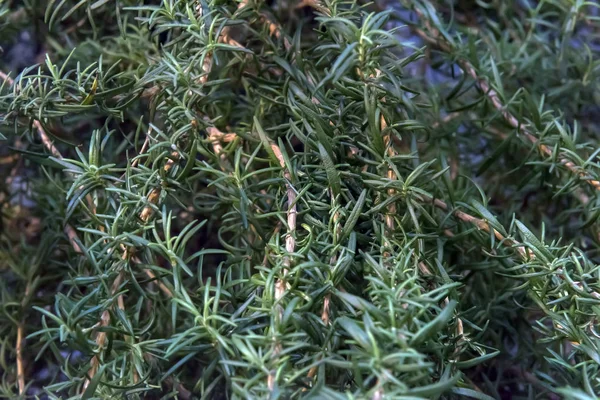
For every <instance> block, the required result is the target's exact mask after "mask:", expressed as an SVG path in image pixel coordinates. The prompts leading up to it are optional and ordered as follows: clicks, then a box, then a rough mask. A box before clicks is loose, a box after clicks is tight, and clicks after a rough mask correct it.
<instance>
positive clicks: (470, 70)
mask: <svg viewBox="0 0 600 400" xmlns="http://www.w3.org/2000/svg"><path fill="white" fill-rule="evenodd" d="M415 12H416V13H417V15H418V16H419V18H421V20H422V21H423V25H424V26H425V27H426V28H427V30H428V31H429V32H430V33H431V36H430V35H428V34H427V33H426V32H425V31H423V30H422V29H419V28H413V29H414V31H415V32H416V33H417V34H418V35H419V36H420V37H421V38H422V39H423V40H424V41H425V42H427V43H429V44H431V45H433V46H435V47H437V48H439V49H440V50H442V51H443V52H445V53H448V54H452V53H453V48H452V46H451V45H450V44H449V43H448V42H447V41H445V40H444V38H443V35H442V34H441V33H440V31H439V30H438V29H437V28H435V27H434V26H433V25H432V24H431V21H430V20H429V18H428V17H427V16H426V15H425V14H424V13H423V12H422V11H421V10H419V9H417V8H415ZM457 63H458V65H459V66H460V67H461V68H462V70H463V71H464V72H466V73H467V74H468V75H470V76H471V78H473V79H474V80H475V81H476V82H477V85H478V86H479V88H480V89H481V91H482V92H483V93H484V94H485V95H486V96H487V97H488V98H489V99H490V101H491V103H492V105H493V106H494V108H495V109H496V110H498V112H499V113H500V115H502V117H503V118H504V120H505V121H506V122H507V123H508V124H509V125H510V126H511V127H513V128H515V129H516V130H517V131H518V132H520V133H522V134H523V135H524V136H525V137H526V138H527V139H528V140H529V141H530V142H531V143H532V144H534V145H536V146H537V147H538V149H539V150H540V152H542V153H543V154H545V155H547V156H552V154H553V152H552V149H551V148H550V147H549V146H546V145H545V144H543V143H540V142H539V140H538V139H537V137H536V136H535V135H534V134H533V132H532V131H531V130H529V129H528V128H527V127H526V126H525V125H524V124H522V123H521V122H520V121H519V120H518V119H517V118H516V117H515V116H514V115H513V114H512V113H511V112H510V111H509V110H508V108H507V107H506V106H505V105H504V104H503V103H502V101H501V100H500V97H499V96H498V93H497V92H496V91H495V90H494V89H493V88H492V87H491V86H490V85H489V83H488V82H487V80H486V79H485V78H482V77H480V76H479V74H478V73H477V71H476V70H475V67H473V65H472V64H471V63H470V62H469V61H467V60H466V59H464V58H459V59H458V60H457ZM559 160H560V162H561V164H563V165H564V166H565V167H566V168H567V169H568V170H569V171H571V172H572V173H573V174H575V175H576V176H579V177H580V178H581V179H583V180H585V181H586V182H587V183H588V184H590V185H591V186H592V187H593V188H594V189H596V190H600V181H598V180H595V179H591V178H589V177H587V174H586V172H585V171H584V170H582V169H580V168H579V167H577V166H576V165H575V164H574V163H573V162H572V161H569V160H567V159H565V158H559Z"/></svg>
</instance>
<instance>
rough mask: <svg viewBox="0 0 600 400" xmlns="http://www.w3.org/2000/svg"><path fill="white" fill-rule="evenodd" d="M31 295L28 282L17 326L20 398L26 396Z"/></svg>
mask: <svg viewBox="0 0 600 400" xmlns="http://www.w3.org/2000/svg"><path fill="white" fill-rule="evenodd" d="M30 294H31V283H30V282H27V286H25V295H24V296H23V299H22V300H21V309H22V310H23V311H22V312H23V316H22V317H21V318H22V319H21V321H20V323H19V325H18V326H17V346H16V347H17V383H18V386H19V396H22V395H23V394H25V362H24V359H23V345H24V344H25V343H24V342H25V339H24V337H25V316H26V315H25V314H26V313H25V307H26V306H27V304H26V301H27V300H28V299H29V295H30Z"/></svg>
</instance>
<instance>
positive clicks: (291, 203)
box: [267, 143, 297, 391]
mask: <svg viewBox="0 0 600 400" xmlns="http://www.w3.org/2000/svg"><path fill="white" fill-rule="evenodd" d="M271 150H272V151H273V153H274V154H275V157H276V158H277V160H278V161H279V165H280V166H281V168H282V169H283V176H284V178H285V180H286V184H285V186H286V190H287V204H288V210H287V235H286V238H285V251H286V253H287V254H286V255H285V256H284V257H283V267H284V268H283V278H277V281H276V282H275V303H278V302H279V300H281V298H282V297H283V295H284V293H285V290H286V287H287V284H286V281H285V276H286V275H287V273H288V270H289V268H290V265H291V259H290V255H291V254H292V253H293V252H294V250H295V248H296V238H295V232H296V219H297V209H296V192H295V191H294V188H293V187H292V184H291V181H292V176H291V174H290V171H289V170H288V169H287V167H286V166H285V160H284V158H283V154H282V153H281V149H280V148H279V146H277V145H276V144H275V143H271ZM277 307H278V317H279V320H281V318H282V317H283V307H281V305H280V304H278V305H277ZM280 352H281V344H280V343H278V342H276V343H275V348H274V350H273V358H277V357H278V355H279V353H280ZM267 386H268V387H269V390H270V391H273V389H274V388H275V373H274V372H270V373H269V377H268V379H267Z"/></svg>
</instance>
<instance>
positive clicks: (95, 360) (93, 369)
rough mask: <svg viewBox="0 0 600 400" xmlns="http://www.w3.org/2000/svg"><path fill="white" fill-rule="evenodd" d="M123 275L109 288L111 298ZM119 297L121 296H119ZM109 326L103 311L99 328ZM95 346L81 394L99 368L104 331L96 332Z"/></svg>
mask: <svg viewBox="0 0 600 400" xmlns="http://www.w3.org/2000/svg"><path fill="white" fill-rule="evenodd" d="M127 257H128V253H127V252H125V253H124V254H123V257H122V259H124V260H125V259H127ZM124 276H125V275H124V273H123V271H121V272H119V275H117V277H116V279H115V280H114V282H113V284H112V287H111V296H114V295H115V293H116V292H117V290H119V287H120V286H121V283H122V282H123V278H124ZM119 297H121V296H119ZM119 303H121V304H119V308H121V307H122V306H123V304H122V299H120V300H119ZM109 324H110V311H109V310H108V309H106V310H104V311H103V312H102V315H101V316H100V326H101V327H106V326H108V325H109ZM95 341H96V346H98V354H96V355H94V357H92V361H90V370H89V373H88V376H87V377H86V380H85V382H84V383H83V389H82V393H83V392H85V390H86V389H87V387H88V385H89V384H90V381H91V379H92V378H93V377H94V376H95V375H96V373H97V372H98V368H99V367H100V358H99V357H100V354H101V353H102V348H103V347H104V343H105V342H106V332H104V331H100V332H98V334H97V335H96V340H95Z"/></svg>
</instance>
